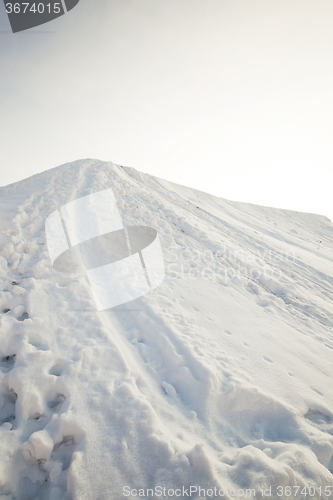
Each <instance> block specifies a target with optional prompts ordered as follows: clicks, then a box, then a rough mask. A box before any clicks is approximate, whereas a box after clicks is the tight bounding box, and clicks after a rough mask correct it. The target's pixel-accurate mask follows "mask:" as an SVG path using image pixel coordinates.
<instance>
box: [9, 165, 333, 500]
mask: <svg viewBox="0 0 333 500" xmlns="http://www.w3.org/2000/svg"><path fill="white" fill-rule="evenodd" d="M107 188H112V190H113V192H114V194H115V196H116V200H117V205H118V208H119V211H120V214H121V217H122V220H123V223H124V225H125V226H149V227H152V228H155V229H156V230H157V231H158V234H159V238H160V241H161V243H162V248H163V255H164V261H165V271H166V277H165V279H164V281H163V283H162V284H161V285H160V286H159V287H158V288H156V289H155V290H153V291H152V292H150V293H148V294H146V295H144V296H143V297H140V298H138V299H136V300H133V301H131V302H128V303H126V304H122V305H120V306H117V307H114V308H112V309H107V310H105V311H100V312H98V311H97V310H96V307H95V303H94V298H93V296H92V293H91V289H90V286H89V282H88V280H87V277H86V275H85V274H84V273H81V274H80V273H77V274H66V273H60V272H58V271H56V270H55V269H53V267H52V264H51V261H50V257H49V253H48V248H47V245H46V240H45V220H46V218H47V217H48V216H49V215H50V214H51V213H52V212H53V211H54V210H56V209H58V208H60V207H61V206H63V205H65V204H66V203H68V202H70V201H73V200H75V199H78V198H80V197H83V196H86V195H89V194H91V193H96V192H98V191H101V190H105V189H107ZM0 213H1V220H0V231H1V239H0V255H1V257H0V278H1V284H0V311H1V320H0V498H1V499H2V498H3V499H6V500H9V499H16V500H36V499H38V500H69V499H71V500H120V499H122V498H137V497H141V498H142V497H143V498H146V497H150V498H151V497H153V498H184V499H185V498H193V499H194V498H202V499H206V500H207V499H209V498H224V499H229V500H231V499H232V498H257V499H261V498H274V499H278V498H283V499H285V498H299V499H300V498H302V499H310V498H315V499H318V500H319V499H328V498H333V459H332V453H333V384H332V377H333V305H332V304H333V261H332V248H333V225H332V223H331V222H330V221H329V220H328V219H327V218H325V217H323V216H318V215H311V214H304V213H296V212H290V211H286V210H277V209H273V208H265V207H259V206H254V205H248V204H241V203H235V202H230V201H227V200H223V199H220V198H216V197H214V196H211V195H208V194H205V193H202V192H199V191H195V190H193V189H190V188H186V187H183V186H179V185H176V184H172V183H170V182H167V181H164V180H161V179H157V178H154V177H151V176H149V175H146V174H142V173H140V172H137V171H136V170H134V169H132V168H125V167H124V168H123V167H120V166H116V165H114V164H112V163H106V162H101V161H98V160H82V161H77V162H74V163H70V164H66V165H62V166H60V167H58V168H55V169H53V170H50V171H47V172H44V173H42V174H38V175H35V176H33V177H31V178H29V179H27V180H24V181H21V182H18V183H16V184H12V185H10V186H7V187H3V188H0ZM199 488H201V490H199Z"/></svg>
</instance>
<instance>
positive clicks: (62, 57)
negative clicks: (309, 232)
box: [0, 0, 333, 220]
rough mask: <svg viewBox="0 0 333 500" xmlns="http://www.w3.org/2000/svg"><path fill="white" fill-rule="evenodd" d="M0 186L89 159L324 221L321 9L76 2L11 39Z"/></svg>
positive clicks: (327, 177)
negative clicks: (54, 17) (320, 216)
mask: <svg viewBox="0 0 333 500" xmlns="http://www.w3.org/2000/svg"><path fill="white" fill-rule="evenodd" d="M9 30H10V28H9V22H8V19H7V17H6V14H5V10H4V5H3V3H0V92H1V93H0V161H1V163H0V169H1V176H0V184H1V185H6V184H8V183H10V182H14V181H16V180H20V179H22V178H25V177H28V176H30V175H32V174H34V173H37V172H40V171H43V170H46V169H48V168H52V167H54V166H57V165H59V164H61V163H65V162H68V161H72V160H76V159H79V158H86V157H90V158H98V159H102V160H111V161H114V162H115V163H118V164H121V165H128V166H132V167H134V168H137V169H138V170H142V171H144V172H148V173H150V174H153V175H156V176H159V177H163V178H166V179H168V180H172V181H174V182H178V183H181V184H185V185H188V186H192V187H195V188H197V189H201V190H204V191H208V192H211V193H213V194H216V195H218V196H222V197H225V198H229V199H234V200H239V201H247V202H252V203H258V204H265V205H272V206H276V207H279V208H290V209H294V210H299V211H310V212H316V213H321V214H324V215H327V216H328V217H330V218H331V219H332V220H333V202H332V188H333V148H332V142H333V141H332V137H333V2H332V0H81V1H80V3H79V4H78V6H77V7H75V8H74V9H73V10H72V11H71V12H70V13H68V14H67V15H66V16H63V17H62V18H59V19H58V20H56V21H54V22H52V23H49V24H45V25H44V26H41V27H38V28H35V29H34V30H29V31H27V32H22V33H19V34H15V35H14V34H11V33H10V32H9Z"/></svg>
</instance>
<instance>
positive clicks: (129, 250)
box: [45, 189, 165, 311]
mask: <svg viewBox="0 0 333 500" xmlns="http://www.w3.org/2000/svg"><path fill="white" fill-rule="evenodd" d="M45 231H46V240H47V246H48V250H49V255H50V259H51V262H52V265H53V267H54V269H55V270H56V271H60V272H67V273H70V272H85V273H86V275H87V277H88V280H89V283H90V286H91V290H92V294H93V296H94V299H95V302H96V307H97V310H98V311H103V310H105V309H109V308H111V307H115V306H117V305H120V304H125V303H126V302H129V301H131V300H134V299H136V298H138V297H142V296H143V295H145V294H147V293H148V292H149V291H151V290H153V289H154V288H157V287H158V285H160V284H161V283H162V281H163V280H164V277H165V269H164V261H163V254H162V249H161V244H160V241H159V237H158V234H157V231H156V230H155V229H153V228H151V227H146V226H127V227H124V226H123V223H122V220H121V217H120V214H119V211H118V207H117V202H116V199H115V196H114V194H113V191H112V189H106V190H104V191H99V192H97V193H94V194H90V195H88V196H84V197H83V198H79V199H77V200H75V201H72V202H70V203H67V204H66V205H64V206H62V207H61V208H60V210H56V211H54V212H52V213H51V215H49V217H48V218H47V219H46V221H45Z"/></svg>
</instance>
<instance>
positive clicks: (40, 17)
mask: <svg viewBox="0 0 333 500" xmlns="http://www.w3.org/2000/svg"><path fill="white" fill-rule="evenodd" d="M3 1H4V4H5V7H6V12H7V15H8V18H9V22H10V25H11V28H12V31H13V33H17V32H19V31H24V30H28V29H30V28H34V27H35V26H39V25H41V24H45V23H48V22H49V21H53V19H56V18H57V17H60V16H63V15H64V14H65V13H66V12H68V11H69V10H72V9H73V8H74V7H75V6H76V5H77V4H78V3H79V0H37V1H36V2H34V1H31V0H30V1H21V0H20V1H15V0H3Z"/></svg>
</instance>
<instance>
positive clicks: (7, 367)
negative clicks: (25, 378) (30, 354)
mask: <svg viewBox="0 0 333 500" xmlns="http://www.w3.org/2000/svg"><path fill="white" fill-rule="evenodd" d="M15 358H16V354H12V355H11V356H4V357H3V358H1V359H0V370H1V371H2V373H8V372H10V371H11V370H12V369H13V368H14V364H15Z"/></svg>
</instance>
